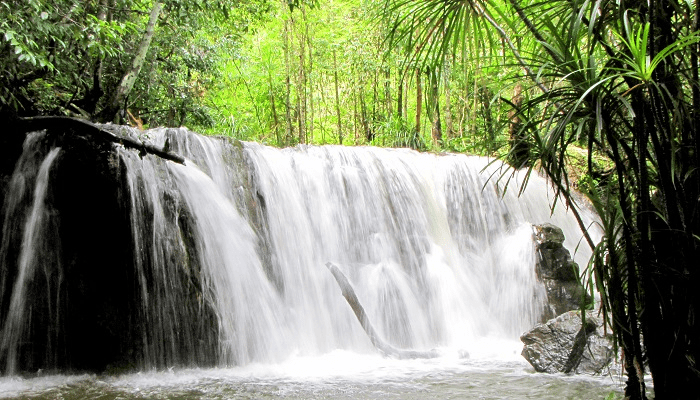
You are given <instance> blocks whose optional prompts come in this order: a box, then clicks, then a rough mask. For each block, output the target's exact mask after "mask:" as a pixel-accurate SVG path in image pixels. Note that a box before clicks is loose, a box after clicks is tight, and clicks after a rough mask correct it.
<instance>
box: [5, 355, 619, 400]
mask: <svg viewBox="0 0 700 400" xmlns="http://www.w3.org/2000/svg"><path fill="white" fill-rule="evenodd" d="M611 392H614V393H616V394H621V393H622V387H621V379H620V378H619V377H610V376H608V377H588V376H567V375H561V374H555V375H547V374H538V373H534V372H533V371H532V369H531V367H529V365H527V364H526V363H525V362H524V361H519V360H517V361H516V360H505V361H504V360H462V359H449V358H441V359H434V360H392V359H386V358H381V357H378V356H374V355H357V354H352V353H346V352H333V353H330V354H327V355H324V356H320V357H293V358H291V359H290V360H288V361H286V362H284V363H281V364H274V365H250V366H246V367H241V368H214V369H182V370H169V371H158V372H155V371H154V372H141V373H134V374H125V375H118V376H95V375H74V376H64V375H54V376H46V377H37V378H31V379H23V378H0V398H9V399H36V400H43V399H47V400H48V399H63V400H78V399H99V400H118V399H144V400H153V399H171V400H180V399H182V400H184V399H207V400H219V399H233V398H235V399H273V398H274V399H330V398H332V399H407V400H412V399H416V400H417V399H426V398H431V399H493V400H498V399H538V400H539V399H551V400H554V399H557V400H560V399H604V398H606V397H607V396H608V395H609V394H610V393H611Z"/></svg>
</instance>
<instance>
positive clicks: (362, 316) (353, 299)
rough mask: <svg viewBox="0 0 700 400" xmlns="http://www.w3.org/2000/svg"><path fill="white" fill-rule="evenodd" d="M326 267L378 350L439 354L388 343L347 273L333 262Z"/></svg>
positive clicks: (398, 354)
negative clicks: (370, 319) (351, 283)
mask: <svg viewBox="0 0 700 400" xmlns="http://www.w3.org/2000/svg"><path fill="white" fill-rule="evenodd" d="M326 267H328V269H329V270H330V271H331V274H333V277H334V278H335V280H336V282H338V286H340V291H341V292H342V293H343V297H345V300H347V302H348V304H349V305H350V308H352V311H353V312H354V313H355V316H356V317H357V320H358V321H360V325H362V329H364V330H365V333H367V336H368V337H369V340H370V341H371V342H372V344H373V345H374V347H376V348H377V350H379V351H380V352H381V353H382V354H384V355H385V356H388V357H394V358H399V359H406V358H435V357H438V356H439V354H438V352H437V351H435V350H430V351H415V350H402V349H397V348H395V347H394V346H392V345H390V344H388V343H386V342H385V341H384V340H383V339H382V338H381V336H379V334H378V333H377V331H375V330H374V327H373V326H372V324H371V323H370V322H369V319H368V318H367V314H366V313H365V309H364V308H363V307H362V305H361V304H360V300H358V298H357V296H356V295H355V290H354V289H353V288H352V285H350V281H348V278H347V277H345V274H343V272H342V271H341V270H340V268H338V267H337V266H336V265H334V264H333V263H330V262H328V263H326Z"/></svg>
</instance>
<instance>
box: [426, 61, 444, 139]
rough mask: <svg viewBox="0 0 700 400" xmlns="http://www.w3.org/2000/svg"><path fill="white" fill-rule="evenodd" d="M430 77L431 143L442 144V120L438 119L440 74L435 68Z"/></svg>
mask: <svg viewBox="0 0 700 400" xmlns="http://www.w3.org/2000/svg"><path fill="white" fill-rule="evenodd" d="M428 77H429V79H430V103H431V105H430V108H429V109H430V110H431V112H430V118H431V120H432V129H431V136H432V138H433V144H434V145H435V146H440V145H441V144H442V122H441V121H440V91H439V83H440V74H439V73H438V71H436V70H435V69H432V70H431V71H430V74H429V75H428Z"/></svg>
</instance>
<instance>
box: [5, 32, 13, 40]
mask: <svg viewBox="0 0 700 400" xmlns="http://www.w3.org/2000/svg"><path fill="white" fill-rule="evenodd" d="M14 37H15V32H13V31H7V32H5V40H6V41H8V42H9V41H11V40H12V38H14Z"/></svg>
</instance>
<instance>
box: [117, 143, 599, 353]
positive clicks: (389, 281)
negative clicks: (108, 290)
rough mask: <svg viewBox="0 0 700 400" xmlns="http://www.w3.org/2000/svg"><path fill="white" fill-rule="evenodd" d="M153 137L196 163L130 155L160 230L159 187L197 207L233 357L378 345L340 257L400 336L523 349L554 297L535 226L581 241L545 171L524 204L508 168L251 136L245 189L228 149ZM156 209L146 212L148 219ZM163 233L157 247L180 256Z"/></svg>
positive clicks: (395, 338)
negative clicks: (524, 337)
mask: <svg viewBox="0 0 700 400" xmlns="http://www.w3.org/2000/svg"><path fill="white" fill-rule="evenodd" d="M151 135H152V136H153V140H154V141H155V142H159V141H160V142H161V143H162V142H163V141H164V140H165V136H168V137H170V139H171V142H173V143H174V144H173V147H174V148H175V150H176V151H179V152H180V153H182V154H186V155H187V156H188V157H190V158H192V159H194V161H192V160H189V161H188V163H187V164H188V165H187V166H185V167H183V166H180V165H175V164H173V163H167V164H164V163H162V162H161V161H160V160H154V159H151V157H146V158H145V159H144V160H143V161H142V160H141V159H139V158H136V157H135V156H133V155H128V154H125V155H124V157H125V158H126V159H127V160H128V163H129V168H128V170H129V171H130V172H129V174H130V178H129V179H130V180H131V181H136V180H139V181H146V182H147V183H146V184H145V185H144V186H143V187H144V189H142V190H145V191H146V192H147V193H151V195H149V197H150V200H149V202H150V203H151V204H150V205H149V206H148V207H149V208H152V209H153V210H154V211H153V213H154V219H155V221H156V222H157V223H156V224H155V226H156V228H154V229H155V232H154V233H153V234H154V235H155V237H156V238H157V237H158V236H159V235H162V236H164V237H170V236H172V232H171V233H168V232H165V231H167V230H172V229H173V227H168V226H167V223H166V221H165V219H164V218H162V217H160V216H163V215H165V214H167V213H168V212H167V211H163V210H165V209H166V208H167V207H166V206H167V205H165V204H164V200H163V196H162V195H160V194H159V193H161V192H164V191H168V190H172V188H171V187H173V186H174V187H176V188H177V191H178V192H179V196H180V197H181V200H178V201H181V202H182V203H183V204H182V207H184V208H186V209H188V210H190V213H191V217H192V220H193V221H194V222H193V223H192V225H193V227H194V228H193V230H194V233H193V236H194V237H195V240H196V244H197V249H198V250H197V255H198V259H199V263H198V265H199V266H200V267H201V268H202V273H203V277H204V278H203V279H204V284H205V286H206V287H207V288H208V289H207V293H206V295H207V298H208V300H209V301H210V302H211V303H212V304H213V305H214V309H215V311H216V315H217V321H218V326H219V340H220V359H219V360H220V363H221V364H222V365H246V364H248V363H251V362H263V363H276V362H280V361H281V360H284V359H287V358H288V357H290V356H291V355H294V354H296V355H302V356H317V355H322V354H327V353H329V352H332V351H336V350H346V351H351V352H356V353H360V354H372V353H374V351H375V350H374V349H373V347H372V345H371V343H370V342H369V340H368V338H367V336H366V334H365V332H364V331H363V330H362V329H361V326H360V325H359V323H358V321H357V320H356V318H355V316H354V315H353V313H352V311H351V309H350V307H349V306H348V305H347V303H346V301H345V299H344V298H343V297H342V295H341V294H340V290H339V288H338V286H337V283H336V282H335V281H334V279H333V278H332V275H331V274H330V273H329V271H328V270H327V268H326V267H325V263H326V262H328V261H331V262H333V263H335V264H337V265H338V266H339V267H340V268H341V269H342V270H343V271H344V273H345V274H346V275H347V276H348V277H349V279H350V281H351V282H352V284H353V286H354V288H355V291H356V293H357V296H358V297H359V299H360V301H361V303H362V304H363V306H364V308H365V310H366V311H367V313H368V316H369V318H370V320H371V321H372V323H373V325H374V326H375V327H376V328H377V330H378V332H379V334H380V335H381V336H382V337H383V338H384V339H385V340H386V341H387V342H389V343H390V344H391V345H393V346H395V347H399V348H405V349H419V350H421V349H434V348H435V349H439V350H440V351H441V352H442V353H443V354H464V353H465V352H466V353H468V354H469V355H470V356H471V357H472V358H483V357H487V358H494V357H496V358H500V357H511V356H512V355H513V354H515V353H518V352H519V349H520V344H519V340H518V337H519V335H520V334H521V333H522V332H524V331H525V330H526V329H528V328H529V327H531V326H533V325H534V324H535V323H536V322H537V321H538V320H539V318H540V316H541V314H542V311H543V307H544V301H545V297H546V296H545V294H544V288H543V286H542V285H541V284H540V283H539V282H538V281H537V279H536V276H535V272H534V271H535V268H534V265H535V261H536V254H535V250H534V245H533V242H532V229H531V224H533V223H543V222H550V221H551V222H553V223H554V224H556V225H558V226H560V227H562V228H563V229H564V230H565V233H566V235H567V238H568V240H567V244H568V245H569V247H570V248H574V247H575V246H576V243H577V240H578V239H579V238H580V237H581V234H580V232H578V227H577V225H576V222H575V221H574V220H573V218H572V217H571V216H570V215H567V213H566V210H564V209H563V207H562V206H560V207H558V208H557V209H556V212H555V213H554V214H553V215H552V216H551V218H550V213H551V210H550V201H551V200H552V197H553V194H552V192H551V191H550V190H549V189H548V185H547V184H546V182H545V181H544V180H542V179H540V178H538V177H532V178H531V181H530V183H529V185H528V189H527V190H526V191H525V192H524V193H523V194H522V195H521V196H520V197H517V196H516V192H517V189H518V187H517V185H518V184H519V182H518V176H517V175H516V176H515V177H514V178H513V182H512V183H511V186H510V187H509V189H508V190H507V191H505V195H504V194H503V193H504V187H503V185H501V186H498V185H496V184H495V183H494V182H495V180H496V179H495V178H492V179H491V180H489V177H490V176H492V175H494V174H495V175H496V176H497V174H498V173H499V171H497V170H496V169H495V167H493V166H488V165H487V163H488V161H487V160H486V159H483V158H477V157H466V156H456V155H453V156H435V155H431V154H419V153H417V152H414V151H409V150H392V149H379V148H347V147H338V146H324V147H298V148H294V149H284V150H279V149H274V148H269V147H265V146H261V145H258V144H254V143H244V144H243V154H244V162H243V164H244V165H246V166H247V168H248V171H247V173H248V174H249V176H250V177H251V178H252V182H251V183H244V182H243V180H242V178H241V176H240V171H237V170H236V168H239V169H240V164H239V165H237V166H234V165H231V163H230V162H226V160H227V157H228V158H230V157H231V156H230V155H229V156H226V154H230V153H231V149H230V148H227V146H230V145H228V144H227V143H226V142H224V141H220V140H217V139H207V138H202V137H198V136H195V135H192V134H190V133H186V132H185V131H184V130H179V131H178V130H168V131H165V130H162V131H155V132H154V131H152V132H151ZM129 160H130V161H129ZM134 163H136V164H139V165H140V164H143V166H140V167H137V165H136V164H134ZM197 165H199V166H201V167H198V166H197ZM200 168H201V170H200ZM237 174H238V175H237ZM245 185H251V187H249V188H244V187H243V186H245ZM246 190H247V191H250V192H252V196H253V198H255V199H256V200H257V208H256V210H257V212H258V213H260V214H262V215H263V218H262V221H263V225H264V226H263V227H262V228H260V227H251V225H250V224H249V222H247V221H246V218H249V217H244V216H243V215H250V212H251V210H250V207H248V208H246V207H245V206H242V205H241V204H243V203H244V202H243V201H242V200H241V198H240V193H242V192H244V191H246ZM143 198H144V196H137V197H135V198H134V202H135V203H137V202H138V201H143ZM142 214H143V212H142V211H140V210H139V207H138V206H137V207H136V208H135V210H134V218H139V216H140V215H142ZM251 223H252V222H251ZM253 225H255V224H253ZM160 230H163V231H164V232H160V233H159V231H160ZM135 235H139V233H135ZM175 236H177V232H176V234H175ZM147 239H148V240H151V239H150V238H147ZM184 241H185V240H184V239H178V240H176V242H181V243H182V242H184ZM153 242H154V246H155V247H154V249H155V250H154V251H155V252H156V253H157V254H165V253H167V252H168V250H167V249H160V250H158V246H160V244H159V241H158V240H157V239H156V240H153ZM171 242H172V240H168V241H164V243H165V245H167V246H172V244H170V243H171ZM578 256H579V259H585V258H584V257H586V255H585V254H583V252H582V254H579V255H578ZM152 259H154V260H155V262H158V258H157V257H152ZM162 268H163V269H166V268H167V267H166V266H164V267H162ZM166 279H167V277H166ZM165 336H167V334H166V335H165Z"/></svg>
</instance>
